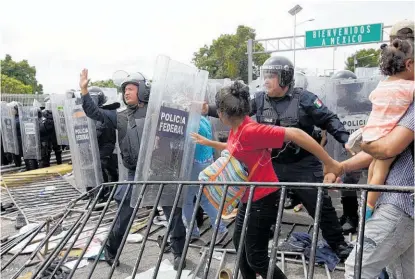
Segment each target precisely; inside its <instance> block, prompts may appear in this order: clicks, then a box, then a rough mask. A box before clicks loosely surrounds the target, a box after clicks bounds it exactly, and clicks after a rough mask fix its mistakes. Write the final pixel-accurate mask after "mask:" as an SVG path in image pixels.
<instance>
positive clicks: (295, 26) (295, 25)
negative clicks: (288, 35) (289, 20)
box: [293, 14, 297, 69]
mask: <svg viewBox="0 0 415 279" xmlns="http://www.w3.org/2000/svg"><path fill="white" fill-rule="evenodd" d="M296 29H297V14H294V42H293V43H294V46H293V49H294V69H295V35H296V34H295V33H296Z"/></svg>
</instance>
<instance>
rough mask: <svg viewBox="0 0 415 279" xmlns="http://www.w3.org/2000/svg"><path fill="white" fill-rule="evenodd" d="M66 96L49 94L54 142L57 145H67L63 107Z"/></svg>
mask: <svg viewBox="0 0 415 279" xmlns="http://www.w3.org/2000/svg"><path fill="white" fill-rule="evenodd" d="M66 99H67V96H66V95H65V94H51V95H50V103H51V107H52V115H53V122H54V124H55V133H56V140H57V142H58V144H59V145H69V139H68V133H67V131H66V122H65V113H64V106H65V100H66Z"/></svg>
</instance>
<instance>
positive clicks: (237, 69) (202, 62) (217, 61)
mask: <svg viewBox="0 0 415 279" xmlns="http://www.w3.org/2000/svg"><path fill="white" fill-rule="evenodd" d="M255 37H256V33H255V29H252V28H250V27H247V26H243V25H240V26H238V28H237V30H236V34H224V35H221V36H219V38H217V39H216V40H213V42H212V45H210V46H208V45H205V46H203V47H202V48H200V49H199V51H198V52H195V53H194V54H193V59H192V62H193V64H195V66H196V67H198V68H200V69H203V70H206V71H208V72H209V76H210V78H214V79H222V78H231V79H235V78H241V79H243V80H244V81H245V83H247V82H248V56H247V55H246V52H247V41H248V39H253V40H255ZM262 50H264V47H263V46H262V45H261V44H255V45H254V51H262ZM269 57H270V55H269V54H257V55H255V56H254V57H253V66H252V67H253V69H252V70H253V74H254V77H253V78H254V79H255V78H256V77H257V76H258V75H259V66H261V65H262V64H263V63H264V62H265V60H267V59H268V58H269Z"/></svg>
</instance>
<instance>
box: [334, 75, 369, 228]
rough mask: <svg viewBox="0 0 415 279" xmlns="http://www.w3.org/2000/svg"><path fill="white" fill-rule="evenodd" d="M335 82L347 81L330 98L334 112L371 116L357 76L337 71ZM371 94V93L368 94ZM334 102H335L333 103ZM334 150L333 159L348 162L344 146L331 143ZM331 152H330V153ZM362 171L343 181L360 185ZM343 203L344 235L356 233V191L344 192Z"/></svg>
mask: <svg viewBox="0 0 415 279" xmlns="http://www.w3.org/2000/svg"><path fill="white" fill-rule="evenodd" d="M331 80H333V81H341V80H345V81H346V82H344V83H339V82H337V83H336V82H335V83H334V87H333V89H334V90H333V92H331V95H330V96H328V102H330V103H331V104H332V105H333V108H332V109H333V110H334V111H335V112H336V113H337V114H338V115H343V116H347V115H353V114H369V113H370V111H371V110H372V104H371V102H370V101H369V99H368V96H367V94H362V92H361V91H362V87H363V83H362V82H356V81H357V76H356V75H355V74H354V73H353V72H351V71H349V70H340V71H337V72H336V73H335V74H334V75H333V76H331ZM366 93H369V92H366ZM331 100H333V101H331ZM329 145H331V146H332V147H329V148H334V149H335V150H334V152H335V154H333V155H334V157H333V158H335V159H336V160H338V161H344V160H347V159H348V158H349V157H350V155H349V154H348V153H347V151H346V149H344V147H343V146H339V145H338V144H333V143H330V144H329ZM329 152H330V151H329ZM361 174H362V172H361V171H356V172H349V173H347V174H345V175H344V176H343V177H342V181H343V182H344V183H347V184H358V182H359V180H360V178H361ZM341 203H342V205H343V215H342V216H341V217H340V224H341V225H342V229H343V233H345V234H349V233H355V232H356V228H357V224H358V220H359V216H358V207H359V205H358V200H357V193H356V191H351V190H342V191H341Z"/></svg>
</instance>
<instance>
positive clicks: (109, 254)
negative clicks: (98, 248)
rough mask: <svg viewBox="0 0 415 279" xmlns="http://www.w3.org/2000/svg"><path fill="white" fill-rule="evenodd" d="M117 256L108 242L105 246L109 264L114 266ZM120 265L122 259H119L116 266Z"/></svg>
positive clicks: (105, 254) (106, 259)
mask: <svg viewBox="0 0 415 279" xmlns="http://www.w3.org/2000/svg"><path fill="white" fill-rule="evenodd" d="M115 256H116V255H114V254H113V253H111V252H110V251H109V248H108V244H107V245H105V248H104V258H105V261H106V262H107V264H108V265H109V266H112V265H113V264H114V261H115ZM119 265H120V260H118V261H117V263H116V264H115V266H119Z"/></svg>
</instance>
